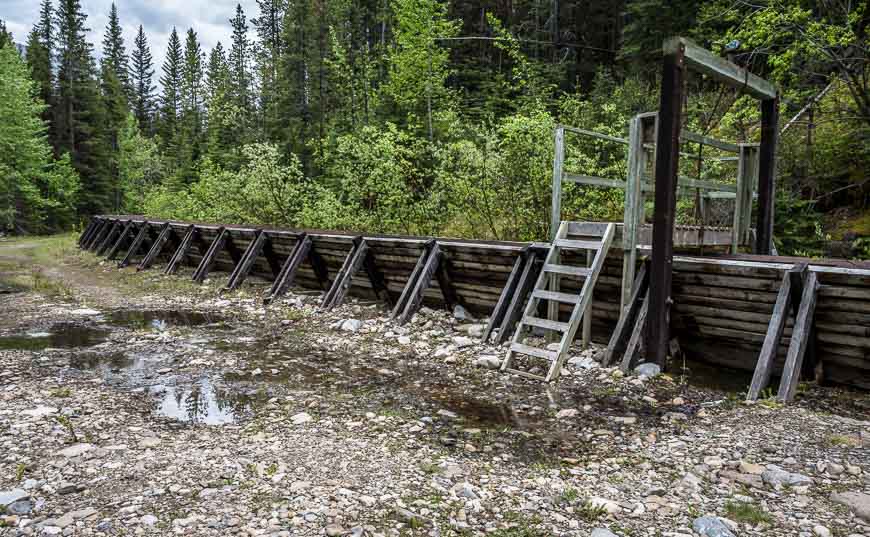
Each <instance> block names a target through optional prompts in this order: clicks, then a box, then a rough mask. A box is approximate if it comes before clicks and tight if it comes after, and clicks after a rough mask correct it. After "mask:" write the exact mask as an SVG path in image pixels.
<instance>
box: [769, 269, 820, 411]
mask: <svg viewBox="0 0 870 537" xmlns="http://www.w3.org/2000/svg"><path fill="white" fill-rule="evenodd" d="M818 292H819V280H818V276H817V275H816V273H815V272H809V273H807V274H806V277H805V278H804V288H803V293H802V294H801V301H800V307H799V308H798V313H797V317H796V318H795V321H794V328H793V329H792V333H791V342H790V343H789V345H788V355H787V356H786V359H785V367H784V368H783V370H782V380H781V381H780V383H779V392H778V393H777V395H776V398H777V399H778V400H780V401H791V400H792V399H794V394H795V392H797V387H798V383H799V382H800V377H801V371H802V369H803V362H804V358H805V356H806V354H807V349H808V348H809V347H810V346H811V345H812V338H814V337H815V335H814V334H813V332H814V330H813V324H814V318H815V311H816V297H817V295H818Z"/></svg>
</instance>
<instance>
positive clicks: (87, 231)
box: [77, 218, 97, 248]
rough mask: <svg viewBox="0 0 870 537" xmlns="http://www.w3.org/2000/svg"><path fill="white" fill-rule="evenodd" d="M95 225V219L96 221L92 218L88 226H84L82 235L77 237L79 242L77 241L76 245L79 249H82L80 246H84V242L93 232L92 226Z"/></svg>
mask: <svg viewBox="0 0 870 537" xmlns="http://www.w3.org/2000/svg"><path fill="white" fill-rule="evenodd" d="M96 225H97V219H96V218H92V219H91V220H90V221H89V222H88V225H87V226H85V229H84V231H82V234H81V235H79V240H78V243H77V244H78V245H79V248H81V247H82V244H84V242H85V240H86V239H87V238H88V236H90V234H91V232H93V231H94V226H96Z"/></svg>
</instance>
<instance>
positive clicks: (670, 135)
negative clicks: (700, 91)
mask: <svg viewBox="0 0 870 537" xmlns="http://www.w3.org/2000/svg"><path fill="white" fill-rule="evenodd" d="M684 54H685V47H684V45H682V44H680V46H679V47H678V48H677V49H676V51H675V52H673V53H670V54H667V55H666V56H665V58H664V68H663V70H662V93H661V103H660V105H659V130H658V138H657V143H656V162H655V174H656V175H655V178H656V179H655V180H656V183H655V185H656V186H655V213H654V216H653V241H652V248H653V250H652V262H651V268H650V288H649V293H650V295H649V310H648V314H647V321H646V352H647V357H646V358H647V361H654V362H655V363H657V364H659V365H660V366H661V367H662V369H664V367H665V365H666V362H667V356H668V341H669V339H670V327H669V324H668V323H669V319H668V309H669V302H670V296H671V276H672V274H671V271H672V263H673V257H674V220H675V216H676V214H675V213H676V205H677V171H678V166H679V158H680V127H681V124H682V106H683V80H684V79H685V76H686V65H685V61H684Z"/></svg>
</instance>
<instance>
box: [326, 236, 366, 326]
mask: <svg viewBox="0 0 870 537" xmlns="http://www.w3.org/2000/svg"><path fill="white" fill-rule="evenodd" d="M369 252H370V248H369V244H368V242H366V240H365V239H361V240H360V242H359V244H358V245H357V247H356V251H355V252H354V253H353V256H352V257H349V258H348V259H349V260H350V264H349V265H348V266H347V268H346V269H345V271H344V273H343V274H341V277H340V278H336V279H335V284H334V285H333V289H335V291H334V292H333V294H332V296H331V297H330V300H329V303H327V304H325V306H324V307H325V308H326V309H332V308H334V307H336V306H340V305H341V303H342V302H344V298H345V297H346V296H347V293H348V291H350V287H351V285H353V277H354V276H355V275H356V274H357V273H358V272H359V270H360V269H361V268H363V266H364V265H365V262H366V259H367V258H368V257H369ZM374 286H375V283H374V282H372V288H374ZM375 292H376V293H377V290H375Z"/></svg>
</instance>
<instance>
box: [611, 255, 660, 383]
mask: <svg viewBox="0 0 870 537" xmlns="http://www.w3.org/2000/svg"><path fill="white" fill-rule="evenodd" d="M648 288H649V272H648V269H647V263H644V264H642V265H641V266H640V270H639V271H638V273H637V276H636V277H635V279H634V284H633V285H632V292H631V297H630V298H629V300H628V303H627V304H626V305H625V309H624V310H623V312H622V315H620V316H619V322H617V323H616V329H615V330H614V331H613V333H612V334H611V335H610V342H609V343H608V344H607V350H606V351H604V357H603V358H602V360H601V365H603V366H604V367H611V366H612V365H613V364H614V363H615V362H616V360H618V359H619V358H620V357H621V356H622V355H623V353H624V352H625V349H626V347H627V346H628V341H629V339H631V336H632V332H631V330H632V328H634V326H635V321H636V320H637V316H638V313H640V309H641V307H643V303H644V299H645V298H646V294H647V289H648Z"/></svg>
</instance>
